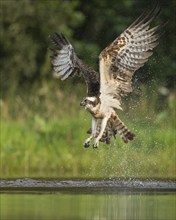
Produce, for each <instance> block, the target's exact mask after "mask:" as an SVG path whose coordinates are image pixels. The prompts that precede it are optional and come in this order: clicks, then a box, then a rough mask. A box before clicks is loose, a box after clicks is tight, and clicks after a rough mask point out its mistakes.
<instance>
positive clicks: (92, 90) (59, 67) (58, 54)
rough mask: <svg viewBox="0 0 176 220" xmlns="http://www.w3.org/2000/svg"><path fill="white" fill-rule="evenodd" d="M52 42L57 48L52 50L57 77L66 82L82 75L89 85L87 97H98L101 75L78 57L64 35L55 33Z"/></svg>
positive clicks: (52, 59) (52, 60)
mask: <svg viewBox="0 0 176 220" xmlns="http://www.w3.org/2000/svg"><path fill="white" fill-rule="evenodd" d="M51 40H52V42H53V43H54V44H55V46H56V47H55V48H50V49H51V51H52V52H53V55H52V56H51V62H52V64H53V69H54V71H55V72H56V75H57V76H59V77H60V78H61V80H65V79H67V78H68V77H69V76H73V75H77V76H79V75H81V74H82V75H83V77H84V79H85V82H86V84H87V95H88V96H96V95H98V94H99V87H100V82H99V74H98V73H97V72H96V71H94V70H93V69H92V68H91V67H89V66H88V65H86V64H85V63H83V61H82V60H80V59H79V58H78V57H77V56H76V53H75V51H74V48H73V47H72V45H71V44H70V42H69V41H68V40H67V38H66V37H65V36H64V35H63V34H62V33H60V34H58V33H55V35H53V36H52V37H51Z"/></svg>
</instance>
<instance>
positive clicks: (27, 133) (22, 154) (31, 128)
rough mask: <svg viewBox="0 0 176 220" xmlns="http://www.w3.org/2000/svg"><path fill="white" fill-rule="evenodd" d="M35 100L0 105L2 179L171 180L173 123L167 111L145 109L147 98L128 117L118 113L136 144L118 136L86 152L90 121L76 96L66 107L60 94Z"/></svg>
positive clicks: (173, 169) (174, 172)
mask: <svg viewBox="0 0 176 220" xmlns="http://www.w3.org/2000/svg"><path fill="white" fill-rule="evenodd" d="M55 98H56V97H55ZM35 99H36V98H31V100H24V99H22V98H20V97H17V98H16V99H15V101H14V102H13V104H12V103H11V102H10V101H9V102H2V101H1V148H0V149H1V155H0V159H1V167H0V173H1V178H12V177H54V178H74V177H78V178H98V177H101V178H118V177H122V178H128V177H132V178H175V177H176V162H175V161H176V154H175V141H176V140H175V130H174V129H175V128H174V125H175V123H174V122H173V120H175V119H174V117H173V115H172V110H169V108H168V109H167V111H161V112H160V113H156V112H154V111H153V110H152V109H151V108H150V109H147V108H145V107H146V106H148V102H150V103H151V104H152V108H153V103H152V100H151V99H149V100H148V99H147V100H146V99H144V98H142V100H138V101H136V102H135V103H133V104H132V103H131V104H130V105H129V106H130V108H128V109H126V110H125V112H129V114H127V113H125V112H123V113H120V115H121V118H122V119H123V120H124V122H125V124H126V125H127V126H128V127H129V128H130V129H131V130H132V131H133V132H135V134H136V138H135V140H134V141H132V142H130V143H129V144H127V145H126V144H124V143H123V141H122V140H121V139H120V137H118V136H117V139H116V140H113V141H112V143H111V145H108V146H107V145H105V144H100V147H99V149H93V148H92V147H90V148H88V149H85V148H84V147H83V142H84V140H85V139H86V138H87V137H88V135H87V134H86V131H87V130H88V129H89V128H90V125H91V118H90V116H89V114H88V113H87V112H85V111H84V109H80V108H79V97H76V96H74V95H71V98H70V97H68V103H64V102H62V101H63V100H62V99H63V98H62V97H60V96H59V98H58V102H56V101H55V102H54V101H53V100H52V98H47V99H38V100H35ZM61 103H63V104H62V105H61ZM136 104H137V105H136ZM68 105H69V108H68ZM135 105H136V106H135ZM139 106H140V110H139ZM169 111H171V113H169ZM163 115H164V116H163Z"/></svg>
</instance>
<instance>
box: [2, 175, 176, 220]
mask: <svg viewBox="0 0 176 220" xmlns="http://www.w3.org/2000/svg"><path fill="white" fill-rule="evenodd" d="M3 181H4V182H3ZM15 181H17V180H15ZM31 181H32V182H31ZM35 181H36V180H34V181H33V180H31V179H30V180H28V179H25V180H24V181H23V180H18V181H17V182H13V181H12V182H5V180H2V181H1V184H0V189H1V195H0V196H1V198H0V199H1V200H0V202H1V204H0V205H1V210H0V211H1V212H0V219H16V220H17V219H18V220H21V219H39V220H40V219H63V220H66V219H74V220H76V219H77V220H79V219H96V220H98V219H101V220H105V219H108V220H109V219H129V220H131V219H139V220H142V219H148V220H149V219H163V220H171V219H173V220H174V219H176V192H175V189H176V188H175V183H174V182H170V183H167V184H168V188H166V185H165V184H166V183H165V184H164V182H163V183H160V184H159V182H158V183H157V184H156V182H153V184H154V185H152V183H151V186H153V188H152V187H149V185H148V188H146V187H144V185H145V182H140V184H139V182H137V184H136V185H135V183H136V182H135V181H133V184H131V187H130V186H129V185H128V186H127V187H120V185H121V186H122V185H123V184H125V183H124V181H123V182H119V181H118V183H117V182H114V181H108V182H107V181H99V182H96V181H80V182H79V181H77V182H76V181H71V182H70V181H62V182H60V181H58V182H57V181H55V182H54V185H55V186H56V183H58V185H59V183H60V184H61V185H62V184H64V187H61V185H59V187H58V188H56V187H55V188H54V187H53V189H54V190H52V182H50V181H49V182H47V183H48V184H51V185H46V182H45V183H43V182H42V181H41V180H40V182H35ZM27 182H30V183H36V184H33V185H30V187H29V184H28V185H27ZM5 183H6V184H5ZM22 183H23V185H22ZM24 183H26V185H25V184H24ZM37 183H38V184H39V183H40V184H39V185H37ZM42 183H43V188H39V187H41V184H42ZM78 183H79V184H80V186H79V184H78ZM90 183H91V184H90ZM127 183H128V182H126V184H127ZM81 184H82V185H81ZM158 184H159V185H158ZM5 186H6V187H5ZM123 186H125V185H123ZM140 186H141V187H143V188H142V189H141V187H140ZM154 186H155V187H154ZM157 186H163V188H162V187H161V188H157ZM169 187H170V189H169Z"/></svg>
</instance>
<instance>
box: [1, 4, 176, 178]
mask: <svg viewBox="0 0 176 220" xmlns="http://www.w3.org/2000/svg"><path fill="white" fill-rule="evenodd" d="M149 5H151V6H152V5H153V1H152V0H148V1H146V0H140V1H137V0H134V1H132V0H125V1H124V0H118V1H116V0H112V1H108V0H102V1H99V0H89V2H88V3H86V2H85V1H81V0H77V1H60V0H58V1H55V0H50V1H42V0H38V1H32V0H24V1H23V0H19V1H15V0H7V1H5V0H1V3H0V10H1V16H0V23H1V38H0V55H1V59H0V66H1V72H0V74H1V81H0V86H1V93H0V94H1V99H0V108H1V146H0V147H1V149H0V151H1V152H0V153H1V154H0V157H1V158H0V159H1V167H0V173H1V177H24V176H25V177H87V178H89V177H105V178H106V177H144V178H151V177H158V178H175V174H176V162H175V161H176V158H175V156H176V152H175V145H176V139H175V125H176V114H175V104H176V90H175V80H176V73H175V71H176V61H175V55H176V53H175V51H176V46H175V45H176V44H175V43H176V42H175V41H176V39H175V33H176V26H175V21H176V19H175V13H174V11H175V9H176V1H174V0H170V1H168V0H161V1H160V5H161V7H162V12H161V14H160V16H159V17H158V18H157V19H156V22H155V24H157V23H162V22H166V21H169V22H168V24H167V26H166V27H165V30H163V31H165V34H164V35H162V37H161V39H160V44H159V46H158V47H157V48H156V49H155V51H154V55H153V56H152V57H151V59H150V60H149V62H147V64H146V65H145V67H143V68H142V69H140V70H139V71H138V73H137V74H136V77H135V80H134V81H135V83H134V87H135V88H134V93H133V94H131V95H130V96H129V97H127V98H125V99H124V112H122V113H120V117H121V118H122V119H123V120H124V122H125V124H126V125H127V126H128V127H129V128H130V129H131V130H132V131H134V132H135V134H136V138H135V140H134V141H133V142H131V143H129V144H128V145H125V144H124V143H123V142H122V141H121V140H120V138H117V140H115V141H113V142H112V144H111V145H110V146H106V145H104V144H101V146H100V148H99V149H98V150H94V149H92V148H89V149H84V148H83V146H82V144H83V142H84V139H86V138H87V134H86V132H85V131H86V130H88V129H89V128H90V125H91V118H90V116H89V114H88V113H86V112H85V111H84V110H83V109H81V108H80V107H79V102H80V100H81V99H82V97H84V96H85V93H86V88H85V85H84V81H83V79H81V78H80V79H76V78H71V79H69V80H67V81H65V82H61V81H60V80H59V79H55V78H53V76H52V67H51V64H50V58H49V56H50V52H49V50H48V48H49V47H50V46H51V43H50V40H49V35H52V34H53V33H54V32H63V33H64V34H65V35H66V36H67V37H68V38H69V39H70V41H71V43H72V44H73V45H74V47H75V50H76V52H77V54H78V56H79V57H80V58H82V59H84V60H85V61H86V62H87V63H88V64H90V65H92V66H93V67H94V68H95V69H97V70H98V54H99V53H100V51H101V50H102V49H103V48H104V47H106V46H107V45H108V44H109V43H110V42H111V41H112V40H114V39H115V37H117V36H118V35H119V34H120V33H121V32H122V31H123V30H124V29H125V28H126V27H127V26H128V25H130V24H131V22H133V21H134V19H135V18H137V17H138V16H139V15H140V14H141V12H142V11H143V10H144V9H146V8H147V7H149Z"/></svg>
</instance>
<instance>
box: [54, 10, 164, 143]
mask: <svg viewBox="0 0 176 220" xmlns="http://www.w3.org/2000/svg"><path fill="white" fill-rule="evenodd" d="M159 12H160V8H159V7H158V6H155V7H154V8H153V9H152V10H150V11H146V12H144V13H143V14H142V15H141V16H140V17H139V18H138V19H137V20H136V21H135V22H133V23H132V24H131V25H130V26H129V27H128V28H127V29H126V30H125V31H124V32H123V33H122V34H121V35H120V36H119V37H118V38H116V39H115V40H114V41H113V42H112V43H111V44H110V45H109V46H108V47H106V48H105V49H104V50H103V51H102V52H101V53H100V55H99V72H100V75H99V74H98V73H97V72H95V71H94V70H93V69H92V68H90V67H88V66H87V65H86V64H84V63H83V61H82V60H80V59H79V58H78V57H77V56H76V53H75V52H74V49H73V47H72V45H71V44H70V43H69V41H68V40H67V39H66V38H65V36H64V35H63V34H57V33H56V34H55V35H54V36H53V37H52V41H53V42H54V43H55V44H56V46H57V47H56V48H54V49H52V51H53V56H52V57H51V58H52V59H51V61H52V64H53V69H54V71H55V72H56V73H57V75H59V76H60V77H61V79H62V80H65V79H66V78H68V77H69V76H71V75H80V74H82V75H83V77H84V79H85V81H86V84H87V97H86V98H84V99H83V100H82V102H81V105H82V106H85V108H86V109H87V110H88V111H89V112H90V113H91V115H92V128H91V129H90V130H89V133H91V136H90V137H89V138H88V139H86V141H85V143H84V146H85V147H89V145H90V141H91V139H92V138H94V147H97V146H98V144H99V141H102V142H106V143H107V144H108V143H110V139H111V137H112V136H114V137H115V136H116V134H117V133H119V135H120V136H121V138H122V139H123V140H124V142H125V143H128V141H129V140H133V138H134V134H133V133H132V132H130V131H129V130H128V128H127V127H126V126H125V125H124V123H123V122H122V121H121V120H120V119H119V117H118V115H117V111H116V110H118V109H120V110H122V107H121V97H122V96H124V95H127V94H128V93H130V92H131V91H132V77H133V75H134V73H135V71H136V70H138V69H139V68H140V67H142V66H143V65H144V64H145V62H147V60H148V58H149V57H150V56H151V55H152V53H153V52H152V50H153V48H155V47H156V46H157V45H158V38H159V34H158V30H159V29H160V28H161V25H157V26H155V27H153V28H150V24H151V22H152V21H153V20H154V19H155V17H156V16H157V15H158V14H159Z"/></svg>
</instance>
